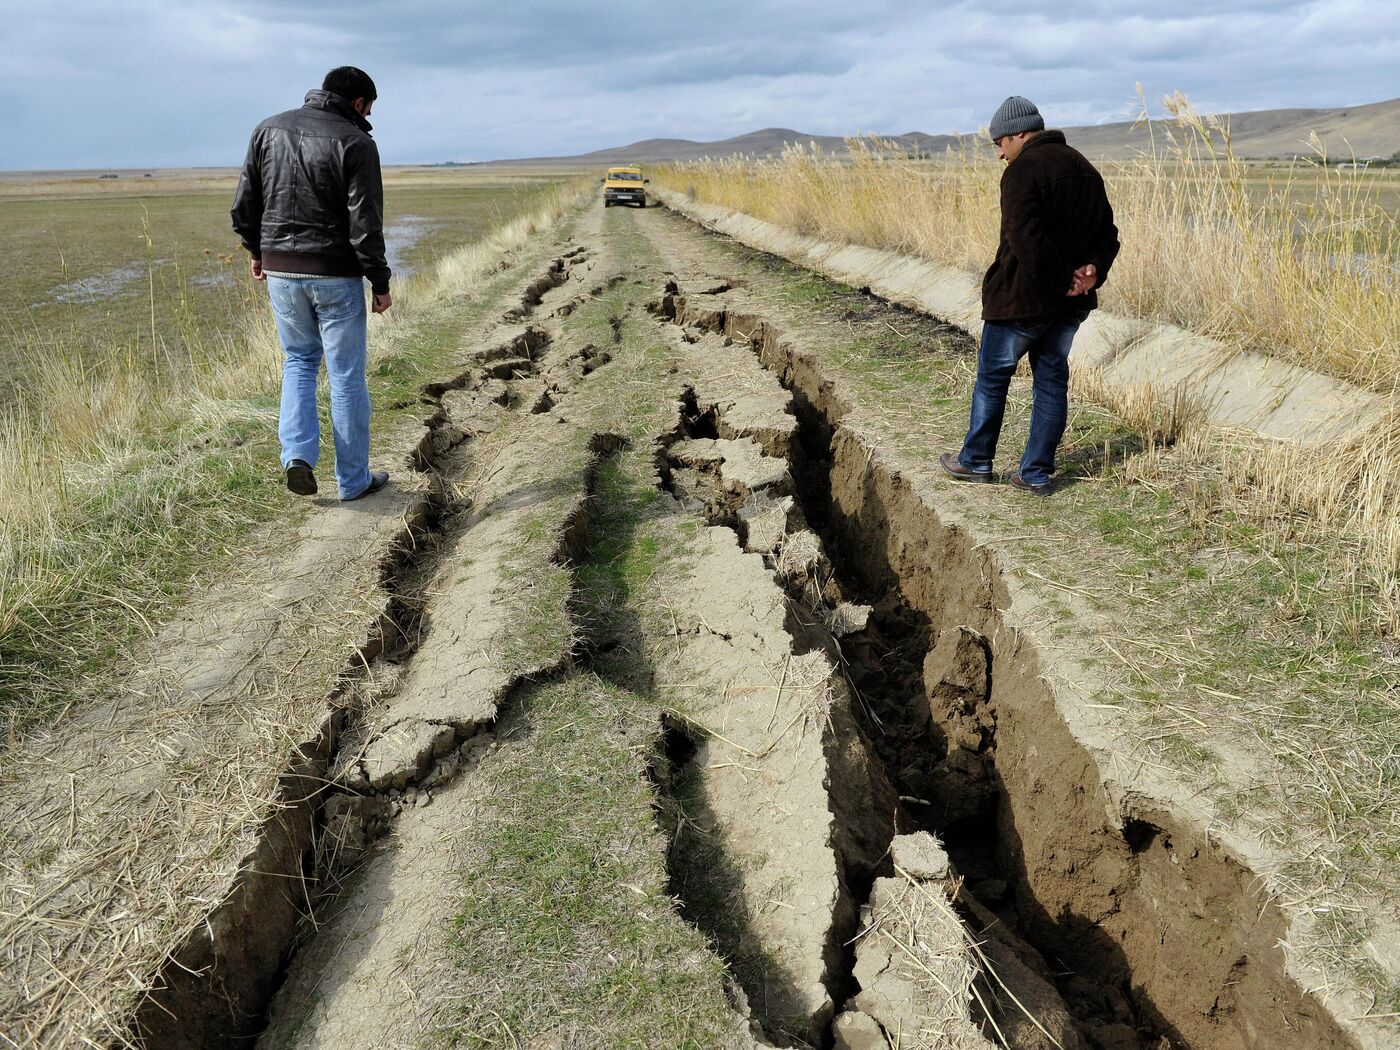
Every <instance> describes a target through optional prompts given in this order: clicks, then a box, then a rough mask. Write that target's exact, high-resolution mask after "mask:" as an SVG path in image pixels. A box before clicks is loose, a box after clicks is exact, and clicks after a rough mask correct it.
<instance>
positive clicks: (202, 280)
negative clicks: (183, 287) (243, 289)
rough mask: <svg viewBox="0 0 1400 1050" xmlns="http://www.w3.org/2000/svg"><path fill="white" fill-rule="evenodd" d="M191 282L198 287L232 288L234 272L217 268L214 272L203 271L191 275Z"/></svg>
mask: <svg viewBox="0 0 1400 1050" xmlns="http://www.w3.org/2000/svg"><path fill="white" fill-rule="evenodd" d="M189 283H190V284H192V285H194V286H195V287H196V288H232V287H233V274H231V273H229V272H228V271H227V270H215V271H213V272H212V273H201V274H199V275H197V276H195V277H191V278H190V279H189Z"/></svg>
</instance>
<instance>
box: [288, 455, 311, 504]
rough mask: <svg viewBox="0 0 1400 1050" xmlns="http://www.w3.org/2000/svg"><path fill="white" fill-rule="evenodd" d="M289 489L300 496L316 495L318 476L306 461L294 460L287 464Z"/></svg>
mask: <svg viewBox="0 0 1400 1050" xmlns="http://www.w3.org/2000/svg"><path fill="white" fill-rule="evenodd" d="M287 488H289V489H291V490H292V491H293V492H295V493H296V494H297V495H298V496H314V495H316V475H315V474H314V473H313V472H312V470H311V464H310V463H308V462H306V460H304V459H294V460H292V461H291V462H290V463H288V464H287Z"/></svg>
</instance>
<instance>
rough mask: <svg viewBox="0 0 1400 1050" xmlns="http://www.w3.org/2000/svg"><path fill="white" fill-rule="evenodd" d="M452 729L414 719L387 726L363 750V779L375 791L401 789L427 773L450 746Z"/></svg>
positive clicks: (452, 734)
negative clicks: (364, 778) (434, 761)
mask: <svg viewBox="0 0 1400 1050" xmlns="http://www.w3.org/2000/svg"><path fill="white" fill-rule="evenodd" d="M453 736H454V733H453V730H452V727H451V726H444V725H437V724H435V723H432V722H421V721H418V720H417V719H413V720H411V721H407V722H400V723H398V724H397V725H393V726H390V727H389V728H388V729H387V730H385V731H384V734H383V735H382V736H380V737H379V738H378V739H376V740H374V741H372V742H371V743H370V745H369V747H368V748H366V749H365V757H364V759H363V764H364V769H365V776H366V777H368V778H369V782H370V784H371V785H372V786H373V787H374V788H376V789H377V790H380V791H383V790H384V789H386V788H401V787H403V786H405V785H406V784H408V783H409V782H410V781H413V780H417V779H418V778H419V777H421V776H422V775H423V774H424V773H426V772H427V771H428V767H429V766H430V765H431V764H432V761H433V759H434V758H436V757H437V756H438V755H441V754H443V753H445V752H446V751H447V749H448V748H449V747H451V746H452V740H453Z"/></svg>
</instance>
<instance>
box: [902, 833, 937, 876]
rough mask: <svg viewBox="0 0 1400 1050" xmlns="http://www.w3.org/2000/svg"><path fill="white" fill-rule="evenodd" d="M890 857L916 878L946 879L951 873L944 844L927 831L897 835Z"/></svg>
mask: <svg viewBox="0 0 1400 1050" xmlns="http://www.w3.org/2000/svg"><path fill="white" fill-rule="evenodd" d="M890 859H891V860H893V861H894V863H895V866H896V867H898V868H901V869H903V871H904V872H905V873H906V874H908V875H909V876H910V878H914V879H946V878H947V877H948V876H949V874H950V873H951V872H950V863H951V862H950V861H949V860H948V854H947V853H946V852H945V851H944V849H943V845H942V844H941V843H940V842H939V841H938V839H936V838H934V837H933V836H932V835H930V834H929V833H928V832H927V831H916V832H914V833H913V834H912V835H897V836H895V838H894V841H893V842H891V843H890Z"/></svg>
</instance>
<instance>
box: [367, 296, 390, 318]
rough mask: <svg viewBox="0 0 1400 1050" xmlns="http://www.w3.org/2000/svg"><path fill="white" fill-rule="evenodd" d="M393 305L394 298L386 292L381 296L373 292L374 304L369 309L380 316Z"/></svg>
mask: <svg viewBox="0 0 1400 1050" xmlns="http://www.w3.org/2000/svg"><path fill="white" fill-rule="evenodd" d="M393 305H394V297H393V296H392V295H390V294H389V293H388V292H385V293H384V294H383V295H380V294H379V293H378V292H375V293H374V302H373V303H372V304H371V305H370V309H371V310H373V311H374V312H375V313H377V314H382V313H383V312H384V311H385V310H387V309H389V307H391V306H393Z"/></svg>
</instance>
